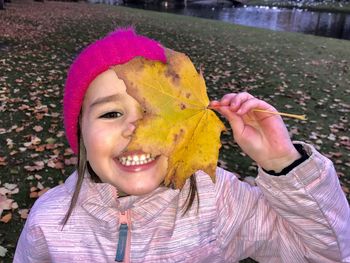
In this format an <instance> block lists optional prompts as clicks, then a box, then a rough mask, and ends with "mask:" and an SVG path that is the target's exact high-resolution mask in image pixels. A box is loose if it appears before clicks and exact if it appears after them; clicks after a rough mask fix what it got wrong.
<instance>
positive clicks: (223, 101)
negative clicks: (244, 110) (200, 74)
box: [220, 93, 237, 106]
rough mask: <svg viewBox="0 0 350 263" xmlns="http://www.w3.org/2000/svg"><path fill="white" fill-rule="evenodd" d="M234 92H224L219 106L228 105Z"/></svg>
mask: <svg viewBox="0 0 350 263" xmlns="http://www.w3.org/2000/svg"><path fill="white" fill-rule="evenodd" d="M236 95H237V94H236V93H230V94H226V95H225V96H223V97H222V98H221V100H220V105H221V106H229V105H230V103H231V101H232V99H233V98H234V97H235V96H236Z"/></svg>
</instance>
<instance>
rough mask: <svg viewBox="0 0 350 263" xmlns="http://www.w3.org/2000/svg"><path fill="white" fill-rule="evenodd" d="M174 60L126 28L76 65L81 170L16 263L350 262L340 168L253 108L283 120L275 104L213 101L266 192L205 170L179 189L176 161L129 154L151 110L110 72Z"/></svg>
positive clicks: (72, 137) (27, 231)
mask: <svg viewBox="0 0 350 263" xmlns="http://www.w3.org/2000/svg"><path fill="white" fill-rule="evenodd" d="M167 54H168V53H167V52H166V51H165V49H164V48H163V47H162V46H161V45H160V44H159V43H158V42H156V41H154V40H151V39H149V38H146V37H143V36H139V35H137V34H136V33H135V32H134V31H133V30H132V29H119V30H117V31H115V32H113V33H112V34H109V35H108V36H106V37H105V38H103V39H101V40H98V41H96V42H94V43H92V44H91V45H90V46H88V47H87V48H86V49H85V50H84V51H83V52H82V53H81V54H80V55H79V56H78V57H77V58H76V59H75V61H74V63H73V65H72V66H71V68H70V70H69V73H68V78H67V82H66V87H65V94H64V121H65V129H66V136H67V138H68V142H69V143H70V146H71V148H72V149H73V151H74V152H75V153H76V154H77V155H78V167H77V171H76V172H74V173H73V174H72V175H71V176H70V177H69V178H68V179H67V180H66V182H65V183H64V184H62V185H60V186H57V187H55V188H53V189H51V190H50V191H48V192H47V193H45V194H44V195H43V196H41V197H40V198H39V199H38V200H37V202H36V203H35V205H34V206H33V208H32V209H31V211H30V215H29V218H28V219H27V222H26V224H25V227H24V229H23V231H22V234H21V236H20V239H19V241H18V245H17V249H16V254H15V259H14V262H16V263H17V262H18V263H24V262H40V263H41V262H60V263H62V262H115V261H117V262H135V263H136V262H137V263H141V262H147V263H152V262H154V263H155V262H191V263H196V262H198V263H199V262H208V263H216V262H217V263H218V262H238V261H239V260H242V259H244V258H247V257H251V258H254V259H255V260H258V261H259V262H268V263H274V262H276V263H277V262H288V263H303V262H305V263H306V262H317V263H328V262H350V210H349V206H348V203H347V200H346V198H345V195H344V193H343V192H342V190H341V187H340V185H339V181H338V178H337V175H336V172H335V170H334V167H333V164H332V163H331V161H330V160H328V159H327V158H326V157H324V156H322V155H321V154H320V153H319V152H317V151H316V150H315V149H314V148H313V147H312V146H311V145H308V144H305V143H302V142H294V143H293V142H292V141H291V140H290V138H289V135H288V131H287V129H286V127H285V125H284V123H283V121H282V119H281V117H280V116H277V115H273V114H270V113H266V112H256V111H254V109H262V110H268V111H274V112H276V109H275V108H274V107H272V106H271V105H269V104H268V103H266V102H264V101H262V100H259V99H257V98H255V97H253V96H252V95H250V94H248V93H244V92H243V93H237V94H233V93H232V94H227V95H225V96H224V97H223V98H221V99H220V100H218V101H212V102H211V103H210V106H211V107H213V108H215V109H216V110H217V111H218V112H219V113H220V114H222V115H223V116H224V117H225V118H226V119H227V120H228V122H229V123H230V126H231V128H232V131H233V137H234V139H235V141H236V142H237V143H238V145H239V146H240V147H241V148H242V150H243V151H244V152H245V153H246V154H247V155H249V156H250V157H251V158H252V159H253V160H254V161H255V162H256V163H257V164H258V165H259V169H258V177H257V179H256V182H257V185H258V186H257V187H252V186H250V185H248V184H246V183H244V182H241V181H239V180H238V179H237V177H236V175H235V174H234V173H231V172H228V171H225V170H223V169H221V168H217V169H216V182H215V183H213V182H212V180H211V178H210V177H209V175H208V174H206V173H205V172H203V171H201V170H199V171H197V172H196V173H195V174H193V175H192V176H191V177H190V178H189V179H188V180H187V181H186V183H185V186H184V187H183V188H182V189H181V190H179V189H173V188H171V187H166V186H165V185H164V183H163V182H164V179H165V176H166V173H167V169H168V168H169V167H168V161H169V159H168V157H167V156H165V155H163V154H160V155H159V154H158V155H153V154H152V153H151V152H143V151H141V149H140V150H136V151H129V150H128V147H127V146H128V145H129V143H130V141H131V140H132V136H133V135H134V133H135V129H136V128H137V123H138V121H139V120H140V119H142V116H143V110H142V107H141V106H140V104H139V102H138V101H136V100H135V99H134V98H133V97H132V96H130V95H129V94H128V93H127V88H128V87H127V86H126V84H125V82H124V81H123V80H122V79H121V78H119V76H118V74H117V72H116V71H115V70H114V69H113V67H114V66H116V65H122V64H125V63H127V62H129V61H131V60H133V59H134V58H136V57H143V58H145V59H147V60H152V61H160V62H162V63H164V64H165V65H167V64H168V63H170V62H169V61H171V57H169V56H168V55H167ZM180 77H181V76H180ZM154 81H156V79H155V80H154ZM160 110H162V109H160ZM157 132H158V131H157V130H155V131H154V133H155V134H157ZM207 143H210V142H209V141H208V142H207ZM196 197H197V199H196ZM195 199H196V202H195V201H194V200H195ZM184 204H185V206H184ZM183 208H185V209H183Z"/></svg>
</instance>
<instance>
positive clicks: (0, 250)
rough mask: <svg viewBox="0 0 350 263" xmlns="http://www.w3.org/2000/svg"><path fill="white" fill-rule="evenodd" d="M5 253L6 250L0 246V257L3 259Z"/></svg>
mask: <svg viewBox="0 0 350 263" xmlns="http://www.w3.org/2000/svg"><path fill="white" fill-rule="evenodd" d="M6 253H7V249H6V248H4V247H3V246H0V257H5V256H6Z"/></svg>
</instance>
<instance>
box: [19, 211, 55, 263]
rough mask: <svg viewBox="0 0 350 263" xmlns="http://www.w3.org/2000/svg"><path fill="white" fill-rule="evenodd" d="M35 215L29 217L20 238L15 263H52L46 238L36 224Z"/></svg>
mask: <svg viewBox="0 0 350 263" xmlns="http://www.w3.org/2000/svg"><path fill="white" fill-rule="evenodd" d="M34 217H35V216H34V215H33V214H29V217H28V219H27V221H26V223H25V225H24V228H23V230H22V233H21V235H20V237H19V240H18V243H17V247H16V252H15V256H14V261H13V262H14V263H29V262H30V263H39V262H40V263H46V262H51V260H50V255H49V251H48V247H47V244H46V240H45V236H44V234H43V232H42V230H41V228H40V226H36V225H35V224H34V221H35V220H34Z"/></svg>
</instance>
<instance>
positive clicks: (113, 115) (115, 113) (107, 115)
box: [100, 111, 123, 119]
mask: <svg viewBox="0 0 350 263" xmlns="http://www.w3.org/2000/svg"><path fill="white" fill-rule="evenodd" d="M122 115H123V114H122V113H120V112H118V111H112V112H107V113H105V114H103V115H102V116H101V117H100V118H104V119H114V118H119V117H121V116H122Z"/></svg>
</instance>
